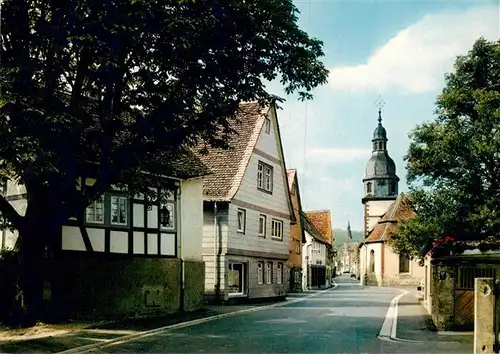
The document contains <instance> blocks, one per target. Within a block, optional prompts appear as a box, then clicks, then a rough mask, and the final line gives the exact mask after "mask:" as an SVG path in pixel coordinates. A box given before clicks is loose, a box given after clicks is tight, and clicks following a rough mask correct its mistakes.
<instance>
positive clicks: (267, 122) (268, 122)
mask: <svg viewBox="0 0 500 354" xmlns="http://www.w3.org/2000/svg"><path fill="white" fill-rule="evenodd" d="M264 131H265V132H266V134H270V133H271V120H270V119H269V118H266V120H265V121H264Z"/></svg>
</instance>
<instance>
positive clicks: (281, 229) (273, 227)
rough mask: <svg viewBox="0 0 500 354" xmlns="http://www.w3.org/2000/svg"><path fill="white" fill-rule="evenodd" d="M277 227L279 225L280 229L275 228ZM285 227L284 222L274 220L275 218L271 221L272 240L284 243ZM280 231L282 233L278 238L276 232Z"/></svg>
mask: <svg viewBox="0 0 500 354" xmlns="http://www.w3.org/2000/svg"><path fill="white" fill-rule="evenodd" d="M275 225H279V226H280V227H279V228H277V227H275ZM283 226H284V223H283V220H279V219H274V218H273V219H271V238H272V239H275V240H280V241H283ZM278 230H279V231H280V233H279V235H278V236H276V234H275V231H278Z"/></svg>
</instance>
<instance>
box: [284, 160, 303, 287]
mask: <svg viewBox="0 0 500 354" xmlns="http://www.w3.org/2000/svg"><path fill="white" fill-rule="evenodd" d="M287 175H288V188H289V192H290V198H291V200H292V205H293V212H294V216H295V223H292V224H291V226H290V247H289V253H290V258H289V260H288V267H289V269H290V280H289V288H288V291H290V292H295V291H299V292H300V291H302V244H303V243H305V232H304V226H303V222H302V203H301V200H300V189H299V181H298V177H297V170H294V169H290V170H288V171H287Z"/></svg>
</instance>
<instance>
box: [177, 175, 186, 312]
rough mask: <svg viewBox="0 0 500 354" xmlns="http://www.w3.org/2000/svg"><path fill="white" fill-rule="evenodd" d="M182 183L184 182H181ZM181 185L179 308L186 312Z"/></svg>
mask: <svg viewBox="0 0 500 354" xmlns="http://www.w3.org/2000/svg"><path fill="white" fill-rule="evenodd" d="M181 183H182V182H181ZM181 183H179V188H177V200H178V203H179V206H178V207H177V210H180V215H181V217H180V218H179V217H178V218H177V222H178V226H179V231H180V232H177V235H178V237H179V245H178V248H179V258H180V261H181V266H180V269H179V273H180V274H179V279H180V284H179V285H180V302H179V308H180V310H181V312H182V311H184V293H185V289H184V281H185V279H184V273H185V272H184V256H183V254H182V198H181V188H182V184H181Z"/></svg>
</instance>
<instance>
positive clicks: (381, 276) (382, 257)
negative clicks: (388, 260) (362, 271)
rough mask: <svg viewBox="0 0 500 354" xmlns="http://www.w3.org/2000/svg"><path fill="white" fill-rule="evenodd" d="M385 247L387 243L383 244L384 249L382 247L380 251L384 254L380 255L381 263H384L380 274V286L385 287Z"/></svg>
mask: <svg viewBox="0 0 500 354" xmlns="http://www.w3.org/2000/svg"><path fill="white" fill-rule="evenodd" d="M384 246H385V242H382V247H380V249H381V250H382V254H381V255H380V262H381V263H382V264H381V265H380V273H381V274H380V282H381V284H380V285H384V273H385V266H384V265H385V262H384V260H385V256H384V253H385V249H384V248H385V247H384Z"/></svg>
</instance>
